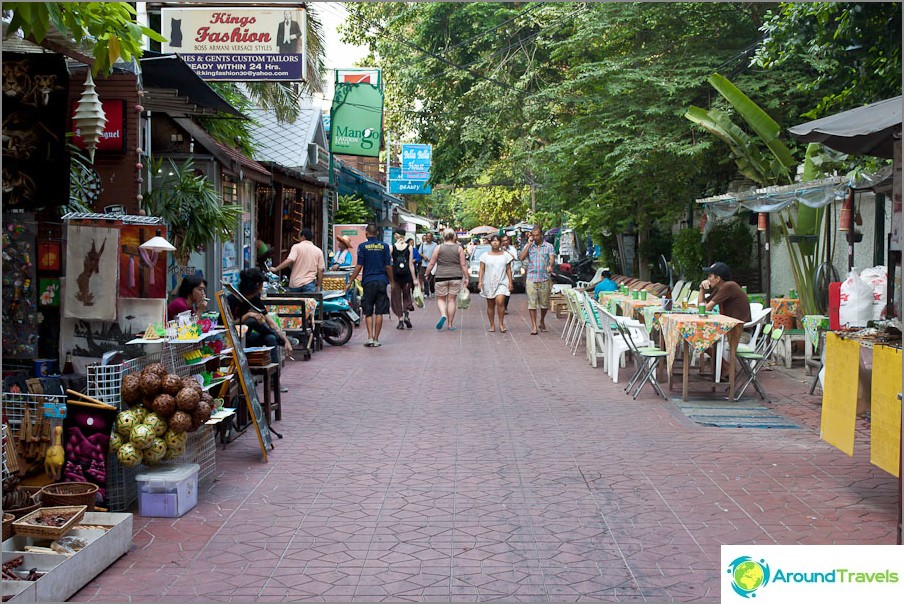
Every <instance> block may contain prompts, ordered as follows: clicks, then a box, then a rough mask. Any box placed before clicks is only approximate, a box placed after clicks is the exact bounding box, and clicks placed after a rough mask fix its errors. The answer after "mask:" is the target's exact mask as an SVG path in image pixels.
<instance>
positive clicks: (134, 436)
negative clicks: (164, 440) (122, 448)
mask: <svg viewBox="0 0 904 604" xmlns="http://www.w3.org/2000/svg"><path fill="white" fill-rule="evenodd" d="M129 442H130V443H132V444H133V445H135V448H137V449H141V450H142V451H143V450H144V449H147V448H148V447H150V446H151V445H153V444H154V430H153V429H152V428H151V427H150V426H148V425H147V424H136V425H135V427H133V428H132V432H131V433H130V434H129Z"/></svg>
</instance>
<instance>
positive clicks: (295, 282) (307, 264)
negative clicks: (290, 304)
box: [270, 228, 326, 292]
mask: <svg viewBox="0 0 904 604" xmlns="http://www.w3.org/2000/svg"><path fill="white" fill-rule="evenodd" d="M313 239H314V232H313V231H311V229H307V228H305V229H301V232H299V233H298V243H296V244H295V245H293V246H292V249H290V250H289V256H288V258H286V259H285V260H283V261H282V262H280V263H279V264H277V265H276V266H274V267H273V268H271V269H270V271H271V272H273V273H278V272H279V271H281V270H282V269H284V268H286V267H288V266H291V267H292V271H291V272H290V273H289V291H290V292H315V291H317V290H319V289H320V284H321V283H322V282H323V271H324V269H325V268H326V265H325V263H324V261H323V252H322V251H321V250H320V248H319V247H317V246H316V245H314V242H313Z"/></svg>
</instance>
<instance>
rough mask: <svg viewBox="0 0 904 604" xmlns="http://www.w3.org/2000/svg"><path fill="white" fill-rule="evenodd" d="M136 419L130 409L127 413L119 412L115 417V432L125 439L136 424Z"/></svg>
mask: <svg viewBox="0 0 904 604" xmlns="http://www.w3.org/2000/svg"><path fill="white" fill-rule="evenodd" d="M138 423H139V422H138V419H137V418H136V417H135V414H134V413H133V412H132V410H131V409H129V410H127V411H121V412H120V413H119V415H117V416H116V431H117V432H118V433H119V434H120V435H121V436H124V437H126V438H128V437H129V435H130V434H131V433H132V428H134V427H135V425H136V424H138Z"/></svg>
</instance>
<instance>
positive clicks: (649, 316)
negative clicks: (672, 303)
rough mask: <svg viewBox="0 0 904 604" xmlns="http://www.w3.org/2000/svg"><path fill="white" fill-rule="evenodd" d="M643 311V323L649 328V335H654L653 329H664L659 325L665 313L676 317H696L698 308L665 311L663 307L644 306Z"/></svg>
mask: <svg viewBox="0 0 904 604" xmlns="http://www.w3.org/2000/svg"><path fill="white" fill-rule="evenodd" d="M641 311H642V312H643V322H644V325H645V326H646V328H647V333H653V329H654V328H655V329H662V327H661V326H660V325H659V317H660V316H661V315H663V314H664V313H669V314H676V315H696V314H697V308H696V307H693V308H688V309H686V310H682V309H680V308H674V309H672V310H663V308H662V306H644V307H643V308H642V309H641Z"/></svg>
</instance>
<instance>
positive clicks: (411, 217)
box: [396, 206, 434, 229]
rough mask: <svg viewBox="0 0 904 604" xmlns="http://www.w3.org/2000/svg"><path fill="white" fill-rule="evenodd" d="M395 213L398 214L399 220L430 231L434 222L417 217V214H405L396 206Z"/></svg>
mask: <svg viewBox="0 0 904 604" xmlns="http://www.w3.org/2000/svg"><path fill="white" fill-rule="evenodd" d="M396 212H398V214H399V219H400V220H402V221H403V222H410V223H411V224H416V225H419V226H423V227H427V228H428V229H432V228H433V226H434V221H433V220H430V219H429V218H425V217H424V216H418V215H417V214H412V213H411V212H406V211H405V210H403V209H402V208H401V206H396Z"/></svg>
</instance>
